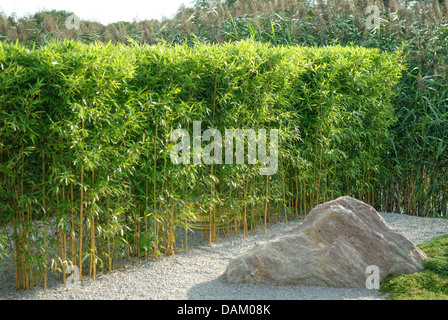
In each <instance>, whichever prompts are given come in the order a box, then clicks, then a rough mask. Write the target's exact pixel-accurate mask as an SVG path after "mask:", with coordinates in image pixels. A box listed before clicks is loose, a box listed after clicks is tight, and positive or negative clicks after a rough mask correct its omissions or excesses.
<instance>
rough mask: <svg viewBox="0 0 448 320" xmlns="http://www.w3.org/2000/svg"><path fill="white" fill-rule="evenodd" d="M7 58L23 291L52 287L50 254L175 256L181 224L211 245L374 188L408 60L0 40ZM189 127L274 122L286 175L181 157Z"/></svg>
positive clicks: (6, 145)
mask: <svg viewBox="0 0 448 320" xmlns="http://www.w3.org/2000/svg"><path fill="white" fill-rule="evenodd" d="M0 65H1V67H2V69H3V72H2V73H0V124H1V125H0V133H1V134H0V146H1V148H0V177H1V179H0V181H2V182H1V183H2V193H1V194H0V205H1V206H2V207H1V210H2V215H1V219H2V222H4V223H8V224H10V225H11V226H12V230H13V232H12V234H10V235H9V236H10V238H11V240H12V241H13V242H14V248H15V249H14V255H13V258H14V259H15V261H14V262H15V265H16V267H17V270H18V278H17V279H16V281H17V287H18V288H29V287H31V286H33V285H34V284H35V283H40V282H41V279H44V281H45V275H46V272H47V269H48V268H49V264H50V261H59V264H60V265H59V266H57V267H56V270H61V271H62V274H64V272H63V271H64V266H66V265H68V264H70V263H74V264H76V265H78V266H79V268H80V271H81V275H82V274H83V273H82V271H83V270H84V269H89V272H88V274H89V275H90V276H92V275H93V277H95V272H96V267H98V269H99V270H101V269H106V268H108V269H109V270H110V269H112V268H113V266H114V264H115V263H116V260H117V259H118V258H120V257H123V256H131V255H134V256H140V257H142V256H144V257H146V258H150V257H153V258H156V257H158V256H159V255H160V254H172V253H174V252H175V250H176V237H177V236H176V230H178V229H179V228H185V229H187V230H188V229H189V228H200V229H203V230H204V229H205V230H207V232H208V236H209V237H208V238H209V241H210V242H211V241H214V240H216V239H217V238H218V236H219V235H220V234H222V232H224V233H226V234H229V233H230V230H231V229H233V230H234V231H235V232H238V230H239V229H240V228H241V229H243V230H244V234H247V232H249V230H251V229H252V228H253V227H255V226H257V225H259V224H261V223H266V220H268V221H277V220H278V219H280V218H282V219H283V216H284V219H285V220H286V219H287V218H288V217H292V216H296V217H298V216H299V215H303V214H306V213H307V212H308V211H309V210H310V209H311V208H312V207H313V206H314V205H316V204H318V203H320V202H322V201H325V200H326V199H330V198H333V197H336V196H338V195H342V194H351V195H359V194H364V193H365V194H368V193H369V192H370V193H372V192H373V191H374V190H375V188H376V187H377V186H378V184H380V183H381V176H380V174H379V172H380V171H381V169H382V167H381V160H382V159H384V156H385V155H386V154H387V152H388V150H390V147H391V145H390V137H391V132H390V130H389V129H390V127H391V126H392V125H393V123H394V121H395V117H394V109H393V105H392V103H391V100H392V98H393V96H394V85H396V84H397V83H398V81H399V78H400V76H401V72H402V70H403V68H404V65H403V57H402V53H401V52H400V51H397V52H396V53H393V54H391V53H387V54H385V53H382V52H380V51H379V50H376V49H365V48H361V47H355V46H354V47H342V46H332V47H326V48H307V47H295V46H290V47H280V46H272V45H270V44H262V43H258V42H253V41H240V42H238V43H226V44H214V45H210V44H201V43H199V42H198V43H196V45H194V46H189V45H188V44H182V45H169V44H158V45H155V46H148V45H137V44H133V45H130V46H124V45H115V44H112V43H109V44H107V45H104V44H101V43H94V44H90V45H87V44H82V43H80V42H75V41H64V42H56V41H52V42H50V43H49V44H47V45H45V46H41V47H33V48H31V49H29V48H27V47H26V46H24V45H20V44H7V43H3V44H2V45H1V46H0ZM193 121H202V130H203V131H204V130H205V129H207V128H216V129H218V130H219V131H220V132H222V133H224V132H225V129H247V128H253V129H256V130H257V129H266V130H267V131H268V132H269V130H270V129H279V130H280V133H279V168H278V172H277V173H276V174H275V175H273V176H270V177H268V179H267V180H266V177H264V176H261V175H260V173H259V169H260V168H261V164H260V163H257V164H255V165H248V161H247V160H246V159H247V156H246V157H245V161H244V164H234V165H224V164H214V165H206V164H205V163H202V164H201V165H200V166H193V165H187V164H179V165H175V164H173V163H172V162H171V159H170V150H171V148H172V147H173V145H174V143H173V142H171V141H170V140H169V136H170V134H171V133H172V132H173V130H174V129H176V128H184V129H187V130H188V131H189V132H190V136H192V128H193ZM205 146H206V144H205V143H203V144H202V147H205ZM279 212H283V215H282V217H279ZM44 230H46V233H45V232H44ZM50 230H51V232H50ZM80 239H81V240H82V241H81V240H80ZM186 242H187V239H185V243H186ZM84 274H86V273H85V272H84Z"/></svg>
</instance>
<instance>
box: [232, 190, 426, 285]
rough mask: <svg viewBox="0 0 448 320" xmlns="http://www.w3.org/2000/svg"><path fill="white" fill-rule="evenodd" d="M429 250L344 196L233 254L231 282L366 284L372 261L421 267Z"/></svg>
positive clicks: (384, 266) (388, 266)
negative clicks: (424, 249)
mask: <svg viewBox="0 0 448 320" xmlns="http://www.w3.org/2000/svg"><path fill="white" fill-rule="evenodd" d="M425 258H426V255H425V254H424V253H423V252H422V251H421V250H420V249H418V248H417V247H416V246H415V245H414V244H413V243H412V242H410V241H409V240H407V239H406V238H405V237H404V236H403V235H402V234H400V233H398V232H397V231H395V230H392V229H391V228H389V227H388V226H387V224H386V222H385V221H384V219H383V218H382V217H381V216H380V215H379V214H378V213H377V212H376V211H375V209H374V208H373V207H371V206H370V205H368V204H365V203H364V202H362V201H359V200H356V199H354V198H351V197H348V196H345V197H340V198H338V199H336V200H332V201H328V202H325V203H323V204H321V205H318V206H316V207H315V208H314V209H313V210H312V211H311V212H310V213H309V214H308V215H307V216H306V218H305V220H304V221H303V222H302V223H301V224H299V225H297V226H296V227H294V228H290V229H288V230H287V231H285V232H284V233H283V234H281V235H279V236H278V237H276V238H274V239H271V240H270V241H268V242H266V243H263V244H261V245H258V246H256V247H254V248H252V249H250V250H248V251H247V252H245V253H243V254H241V255H239V256H237V257H235V258H233V259H231V260H230V261H229V264H228V266H227V269H226V271H225V273H224V275H225V277H226V279H227V282H228V283H252V284H270V285H305V286H332V287H365V286H366V278H367V277H368V276H369V275H370V273H369V274H368V273H366V268H367V266H369V265H375V266H377V267H378V268H379V277H380V280H382V279H383V278H384V277H385V276H386V275H387V274H388V273H389V272H394V273H397V274H406V273H413V272H417V271H421V270H422V269H423V260H424V259H425Z"/></svg>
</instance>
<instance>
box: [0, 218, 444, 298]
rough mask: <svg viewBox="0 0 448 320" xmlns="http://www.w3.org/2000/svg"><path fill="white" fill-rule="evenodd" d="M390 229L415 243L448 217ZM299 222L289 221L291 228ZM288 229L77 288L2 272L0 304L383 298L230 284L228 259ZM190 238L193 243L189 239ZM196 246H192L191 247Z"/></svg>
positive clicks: (400, 221)
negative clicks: (21, 284) (27, 285)
mask: <svg viewBox="0 0 448 320" xmlns="http://www.w3.org/2000/svg"><path fill="white" fill-rule="evenodd" d="M381 215H382V216H383V217H384V218H385V220H386V222H387V223H388V225H389V226H390V227H391V228H393V229H396V230H397V231H399V232H401V233H402V234H403V235H404V236H405V237H407V238H408V239H409V240H411V241H412V242H414V243H415V244H418V243H421V242H425V241H427V240H430V239H432V238H433V237H435V236H438V235H441V234H445V233H448V219H435V218H418V217H412V216H407V215H400V214H394V213H381ZM298 223H300V222H299V221H289V223H288V227H291V226H293V225H296V224H298ZM285 228H286V226H285V224H284V223H277V224H271V225H269V226H268V229H267V231H266V233H263V230H262V228H259V229H257V230H255V232H254V233H253V234H251V235H249V236H248V237H246V238H243V237H242V235H240V236H239V237H227V238H222V239H221V241H220V242H217V243H214V244H212V245H208V244H204V243H201V242H198V241H197V243H196V244H195V245H194V246H193V242H194V241H193V239H192V237H190V238H189V252H188V253H184V252H180V253H176V254H175V255H173V256H167V257H162V258H161V259H159V260H158V261H145V260H139V262H137V263H134V264H132V263H129V264H128V265H127V266H126V267H124V268H121V269H117V270H114V271H113V272H111V273H104V274H100V275H99V276H98V277H97V280H96V281H89V280H85V281H83V282H82V283H81V284H80V287H79V288H78V289H71V290H69V289H66V288H65V286H64V285H63V284H61V283H54V282H53V283H52V285H51V286H50V287H49V288H48V289H47V290H44V289H43V288H36V289H33V290H29V291H15V290H14V289H13V285H14V273H13V270H11V269H10V268H9V269H8V268H5V267H3V268H2V269H0V300H4V299H6V300H10V299H14V300H16V299H19V300H22V299H30V300H48V299H50V300H70V299H76V300H78V299H79V300H87V299H88V300H91V299H95V300H100V299H108V300H122V299H132V300H140V299H154V300H186V299H190V300H206V299H214V300H241V299H243V300H290V299H292V300H347V299H355V300H364V299H368V300H381V299H386V298H387V297H385V296H382V295H381V294H380V293H379V292H378V291H377V290H374V289H373V290H369V289H348V288H329V287H305V286H267V285H247V284H237V285H236V284H227V283H226V281H225V279H224V278H223V276H222V274H223V273H224V270H225V268H226V266H227V263H228V260H229V259H230V258H231V257H233V256H235V255H237V254H239V253H242V252H244V251H246V250H248V249H249V248H251V247H252V246H254V245H255V244H256V243H259V242H262V241H265V240H267V239H269V238H271V237H273V236H275V235H276V234H278V233H279V232H281V231H282V230H284V229H285ZM190 239H191V240H190ZM192 246H193V247H192Z"/></svg>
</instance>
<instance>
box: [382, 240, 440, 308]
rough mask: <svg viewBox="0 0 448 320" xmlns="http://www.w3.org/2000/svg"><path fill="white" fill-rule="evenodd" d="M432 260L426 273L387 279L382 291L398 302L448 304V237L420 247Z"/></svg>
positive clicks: (383, 282) (389, 276)
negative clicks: (438, 301)
mask: <svg viewBox="0 0 448 320" xmlns="http://www.w3.org/2000/svg"><path fill="white" fill-rule="evenodd" d="M418 247H419V248H420V249H421V250H422V251H423V252H424V253H426V255H427V256H428V258H427V259H426V260H425V261H424V270H423V271H422V272H418V273H413V274H409V275H400V276H397V275H394V274H389V275H387V276H386V277H385V278H384V279H383V281H382V282H381V287H380V290H381V292H383V293H390V296H389V297H390V299H395V300H448V234H445V235H442V236H438V237H436V238H434V239H432V240H430V241H428V242H425V243H422V244H420V245H418Z"/></svg>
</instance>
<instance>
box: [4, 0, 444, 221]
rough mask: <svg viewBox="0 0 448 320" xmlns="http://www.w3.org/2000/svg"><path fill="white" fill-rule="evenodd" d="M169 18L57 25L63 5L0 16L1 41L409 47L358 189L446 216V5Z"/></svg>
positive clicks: (277, 5)
mask: <svg viewBox="0 0 448 320" xmlns="http://www.w3.org/2000/svg"><path fill="white" fill-rule="evenodd" d="M196 4H197V5H196V6H195V7H194V8H188V7H182V8H180V9H179V11H178V13H177V14H176V15H175V17H173V18H172V19H165V20H163V21H157V20H151V21H135V22H132V23H130V22H127V23H124V22H121V23H113V24H109V25H107V26H103V25H101V24H99V23H91V22H88V21H81V25H80V29H79V30H67V29H66V28H65V27H64V26H63V21H62V20H63V18H64V17H66V16H67V14H68V13H67V12H64V11H51V12H41V13H37V14H35V15H33V16H30V17H28V18H26V17H25V18H23V19H15V18H13V17H3V16H0V39H6V40H7V41H10V42H12V43H14V42H15V41H16V40H18V41H19V42H21V43H27V44H28V45H29V46H30V47H32V46H33V45H44V44H46V43H48V41H50V40H51V39H76V40H77V41H81V42H86V43H90V42H93V41H101V42H103V43H108V42H109V41H112V42H114V43H124V44H127V45H130V44H132V43H134V42H136V43H140V44H143V43H148V44H157V43H161V42H165V43H169V44H185V43H187V44H188V45H190V46H193V45H194V44H195V43H196V42H198V41H199V42H202V43H226V42H229V41H238V40H243V39H253V40H256V41H260V42H263V43H271V44H273V45H300V46H329V45H337V44H338V45H342V46H351V45H355V46H361V47H366V48H378V49H380V50H383V51H386V52H394V51H395V50H397V48H399V47H401V45H402V44H405V45H406V46H407V50H408V53H409V54H408V55H407V61H406V62H407V68H406V71H405V72H404V74H403V77H402V78H401V80H400V85H399V86H398V87H397V88H396V93H397V94H396V96H395V99H394V101H393V106H394V109H395V111H394V112H395V115H394V119H396V120H397V121H396V122H395V123H394V125H393V130H392V132H393V134H392V135H391V137H390V141H391V144H392V149H391V150H390V153H389V155H388V157H387V158H385V159H383V161H382V169H381V170H382V172H381V173H382V183H381V187H378V189H377V190H375V191H374V192H373V193H370V194H362V195H360V197H361V198H362V199H370V200H369V202H371V203H372V204H373V205H374V206H375V208H376V209H378V210H381V211H388V212H401V213H406V214H411V215H418V216H433V217H442V216H443V217H446V216H447V213H448V212H447V207H448V197H447V195H448V169H447V168H448V163H447V159H448V147H447V141H448V127H447V126H448V121H447V120H448V119H447V114H448V110H447V101H448V86H447V83H448V78H447V75H448V69H447V66H448V60H447V55H446V48H447V46H448V43H447V41H448V40H447V39H448V23H447V21H448V20H447V16H448V9H447V8H448V7H447V2H440V1H417V2H411V3H410V2H407V1H401V0H400V1H396V0H388V1H377V2H376V4H377V5H378V6H379V9H380V19H381V20H380V26H379V28H378V29H375V30H367V29H366V23H365V21H366V19H367V15H366V14H365V12H364V10H365V8H366V6H367V2H366V1H365V0H356V1H354V2H350V3H346V2H340V1H331V2H329V3H325V4H323V2H319V1H318V2H315V1H296V0H278V1H267V0H239V1H238V2H235V3H233V1H230V0H229V1H206V0H201V1H197V2H196Z"/></svg>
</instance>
